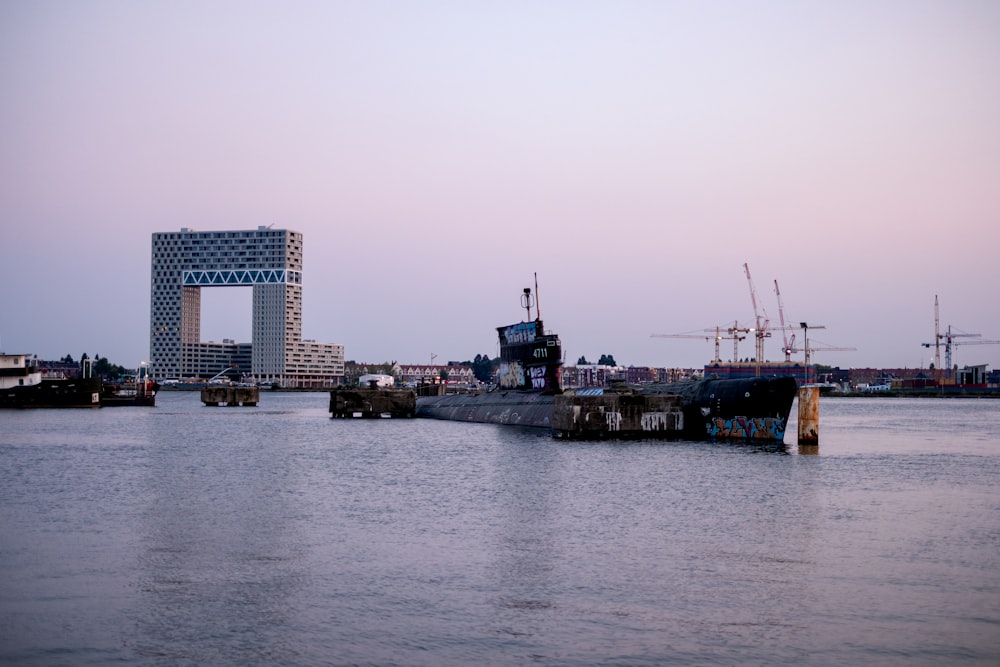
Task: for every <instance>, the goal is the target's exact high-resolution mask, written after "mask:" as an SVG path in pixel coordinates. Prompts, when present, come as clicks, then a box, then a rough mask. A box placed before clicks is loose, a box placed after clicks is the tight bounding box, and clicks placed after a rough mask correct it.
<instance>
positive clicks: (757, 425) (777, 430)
mask: <svg viewBox="0 0 1000 667" xmlns="http://www.w3.org/2000/svg"><path fill="white" fill-rule="evenodd" d="M705 429H706V431H707V433H708V436H709V437H710V438H739V439H743V440H784V439H785V420H784V419H781V418H779V417H753V418H747V417H733V418H732V419H725V418H723V417H713V418H712V419H711V420H709V421H708V423H706V424H705Z"/></svg>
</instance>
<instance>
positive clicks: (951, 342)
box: [921, 294, 1000, 380]
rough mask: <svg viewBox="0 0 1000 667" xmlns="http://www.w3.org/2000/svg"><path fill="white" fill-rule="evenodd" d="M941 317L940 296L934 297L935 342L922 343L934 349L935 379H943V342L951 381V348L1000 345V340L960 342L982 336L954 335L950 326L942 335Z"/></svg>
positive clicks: (974, 334) (948, 375)
mask: <svg viewBox="0 0 1000 667" xmlns="http://www.w3.org/2000/svg"><path fill="white" fill-rule="evenodd" d="M940 323H941V317H940V311H939V310H938V295H937V294H935V295H934V342H933V343H921V345H923V346H924V347H933V348H934V379H935V380H940V379H941V341H942V340H943V341H944V358H945V369H946V371H945V372H946V375H945V377H947V378H948V379H949V380H950V379H951V371H952V369H951V348H952V347H956V346H958V345H1000V340H963V341H958V340H955V339H956V338H976V339H979V338H980V337H981V336H982V334H977V333H952V332H951V325H950V324H949V325H948V330H947V331H946V332H945V333H941V328H940V327H941V324H940Z"/></svg>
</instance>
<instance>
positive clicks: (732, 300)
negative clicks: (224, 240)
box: [0, 0, 1000, 368]
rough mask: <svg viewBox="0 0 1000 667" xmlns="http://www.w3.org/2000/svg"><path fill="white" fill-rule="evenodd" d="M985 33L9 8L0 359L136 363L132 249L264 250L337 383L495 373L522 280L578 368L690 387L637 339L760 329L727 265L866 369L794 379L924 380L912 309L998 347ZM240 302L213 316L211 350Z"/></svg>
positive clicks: (0, 39)
mask: <svg viewBox="0 0 1000 667" xmlns="http://www.w3.org/2000/svg"><path fill="white" fill-rule="evenodd" d="M998 35H1000V3H989V2H979V1H973V0H965V1H958V2H934V1H915V2H903V1H902V0H885V1H882V2H873V3H813V2H781V1H779V2H769V3H729V4H726V3H723V4H706V3H696V2H641V1H635V2H624V3H610V2H587V1H580V2H560V1H557V2H544V3H537V2H535V3H529V2H507V3H486V2H448V1H429V2H419V3H403V2H389V1H387V2H370V3H348V2H336V1H331V2H311V1H303V2H298V3H294V4H290V5H289V4H284V3H268V2H257V3H240V2H201V3H194V2H178V3H140V4H136V3H129V2H122V1H95V2H86V3H62V2H54V1H45V0H43V1H40V2H8V3H4V4H2V5H0V90H2V99H3V102H2V104H0V214H2V219H3V240H2V242H0V271H2V276H3V287H2V290H0V349H2V350H3V351H6V352H23V353H34V354H38V355H39V357H41V358H46V359H56V358H60V357H62V356H64V355H66V354H71V355H73V357H74V358H79V357H80V355H81V354H82V353H84V352H86V353H87V354H89V355H91V356H93V355H94V354H100V355H102V356H106V357H108V358H109V359H110V360H111V361H112V362H114V363H119V364H123V365H134V364H136V363H137V362H138V360H140V359H146V358H148V357H149V306H150V304H149V298H150V290H149V287H150V284H149V283H150V275H149V272H150V239H151V235H152V234H153V233H154V232H167V231H175V230H180V228H182V227H189V228H193V229H197V230H201V231H209V230H233V229H254V228H256V227H258V226H260V225H272V224H273V225H274V226H275V227H276V228H287V229H293V230H298V231H301V232H302V233H303V235H304V267H303V268H304V270H303V334H304V336H305V337H307V338H311V339H316V340H319V341H323V342H332V343H341V344H343V345H344V346H345V355H346V358H347V359H354V360H358V361H366V362H373V363H378V362H382V361H388V360H396V361H399V362H400V363H429V362H430V360H431V355H436V360H437V362H438V363H441V362H444V361H448V360H456V361H460V360H465V359H471V358H473V357H475V355H477V354H490V355H494V354H496V352H497V346H496V335H495V328H496V327H497V326H500V325H504V324H509V323H512V322H516V321H518V320H520V319H523V318H524V316H525V314H524V311H523V309H521V308H520V305H519V298H520V293H521V290H522V289H523V288H524V287H532V288H534V282H533V281H534V277H533V276H534V274H535V273H536V272H537V274H538V281H539V291H540V299H541V310H542V312H541V314H542V317H543V319H544V320H545V324H546V327H547V328H549V329H551V330H553V331H555V332H557V333H559V334H560V337H561V339H562V342H563V347H564V351H565V354H566V359H567V362H568V363H573V362H575V361H576V359H577V358H578V357H580V356H586V357H587V358H588V359H590V360H592V361H593V360H596V359H597V358H598V357H599V356H600V355H601V354H611V355H613V356H614V357H615V359H616V360H617V361H618V362H619V363H620V364H623V365H637V366H666V367H699V366H701V365H703V364H705V363H706V362H708V361H709V360H710V359H711V358H712V356H713V352H714V346H713V344H712V343H711V342H710V341H706V340H698V339H665V338H654V337H651V334H654V333H664V334H679V333H688V334H696V333H699V332H702V331H703V330H704V329H706V328H712V327H715V326H723V327H725V326H728V325H731V324H732V323H733V322H734V321H738V322H739V323H740V325H741V326H744V325H747V326H749V325H750V324H751V323H752V322H753V320H754V312H753V308H752V305H751V299H750V291H749V288H748V284H747V280H746V276H745V274H744V270H743V264H744V263H748V265H749V267H750V270H751V273H752V276H753V281H754V283H755V285H756V289H757V293H758V297H759V299H760V302H761V304H762V305H763V307H764V308H765V309H766V311H767V315H768V316H769V318H770V321H771V324H772V326H775V325H777V324H778V320H779V313H778V306H777V301H776V298H775V293H774V281H775V280H777V281H778V283H779V285H780V289H781V296H782V300H783V302H784V311H785V312H784V315H785V319H786V320H787V321H788V322H791V323H794V324H797V323H798V322H802V321H805V322H808V323H809V324H810V325H824V326H825V327H826V328H825V329H823V330H818V331H813V332H811V333H810V342H811V344H814V345H816V346H820V347H822V346H835V347H854V348H857V349H856V351H838V352H828V353H817V355H816V356H815V357H814V361H816V362H818V363H825V364H830V365H834V366H841V367H878V368H894V367H909V368H915V367H927V366H928V365H929V364H930V363H931V362H932V361H933V358H934V350H933V348H930V349H928V348H924V347H922V345H921V344H922V343H932V342H933V336H934V297H935V295H938V296H939V299H940V314H941V317H940V326H941V332H942V333H943V332H944V331H945V330H946V329H947V327H948V325H951V326H952V328H953V331H954V332H960V333H979V334H982V339H985V340H1000V308H998V307H997V304H998V302H1000V298H998V296H997V287H996V286H997V284H1000V262H998V260H997V251H998V250H1000V122H998V119H1000V39H997V36H998ZM249 295H250V290H249V288H216V289H204V290H203V291H202V301H203V307H202V339H203V340H222V339H223V338H232V339H235V340H239V341H249V340H250V317H251V313H250V298H249ZM797 336H798V340H799V342H800V343H801V332H799V333H798V334H797ZM974 341H975V339H974V338H964V339H963V341H962V343H960V345H959V346H957V347H956V348H955V349H954V350H953V363H954V364H957V365H959V366H964V365H972V364H989V365H990V367H991V368H998V367H1000V345H972V344H969V343H972V342H974ZM780 348H781V333H780V332H778V331H775V332H774V333H773V335H772V337H771V338H770V339H769V341H768V343H767V348H766V351H767V354H766V356H767V358H769V359H771V360H779V359H781V358H783V355H782V353H781V352H780ZM731 352H732V344H731V342H730V341H723V344H722V356H723V358H724V359H728V358H729V357H731V356H732V355H731ZM943 354H944V352H943V350H942V361H943ZM752 355H753V345H752V342H751V341H750V340H747V341H745V342H744V343H743V344H742V345H741V347H740V356H741V357H742V356H746V357H750V356H752ZM797 358H801V355H797Z"/></svg>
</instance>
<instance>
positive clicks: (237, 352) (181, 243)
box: [149, 227, 344, 387]
mask: <svg viewBox="0 0 1000 667" xmlns="http://www.w3.org/2000/svg"><path fill="white" fill-rule="evenodd" d="M152 250H153V251H152V268H151V273H150V278H151V280H150V288H151V292H150V294H151V296H150V318H149V322H150V329H149V354H150V360H151V361H152V363H153V368H154V372H155V374H156V376H157V377H161V378H162V377H179V378H195V377H200V378H205V377H211V376H213V375H216V374H217V373H219V372H220V371H222V370H223V369H225V368H226V366H225V364H227V363H228V364H229V365H230V366H238V365H239V361H243V363H244V364H245V363H246V361H245V360H246V358H247V349H246V348H247V346H246V344H245V343H244V344H239V343H235V342H233V341H225V342H224V343H223V344H221V345H220V344H219V343H205V342H202V341H201V290H202V288H205V287H211V288H217V287H232V286H253V326H252V332H251V338H252V340H251V343H250V368H244V367H240V368H237V369H235V370H236V371H238V372H239V374H241V375H242V374H251V375H253V376H254V377H255V378H256V379H257V380H259V381H265V380H276V381H278V382H280V383H281V384H283V385H285V386H298V387H310V386H323V385H328V384H336V383H339V382H340V381H341V380H342V378H343V376H344V346H343V345H338V344H333V343H317V342H315V341H311V340H303V339H302V233H301V232H296V231H292V230H288V229H271V228H269V227H258V228H257V229H256V230H239V231H214V232H198V231H194V230H192V229H187V228H182V229H181V230H180V231H179V232H157V233H155V234H153V248H152ZM230 348H231V349H230ZM220 366H221V367H220Z"/></svg>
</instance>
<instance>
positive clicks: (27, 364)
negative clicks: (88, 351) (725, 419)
mask: <svg viewBox="0 0 1000 667" xmlns="http://www.w3.org/2000/svg"><path fill="white" fill-rule="evenodd" d="M101 390H102V389H101V380H100V378H93V377H87V378H58V379H50V378H43V377H42V371H41V369H40V368H39V366H38V358H37V357H36V356H34V355H28V354H0V408H99V407H101Z"/></svg>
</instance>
